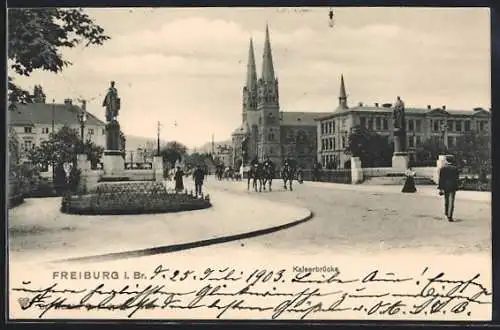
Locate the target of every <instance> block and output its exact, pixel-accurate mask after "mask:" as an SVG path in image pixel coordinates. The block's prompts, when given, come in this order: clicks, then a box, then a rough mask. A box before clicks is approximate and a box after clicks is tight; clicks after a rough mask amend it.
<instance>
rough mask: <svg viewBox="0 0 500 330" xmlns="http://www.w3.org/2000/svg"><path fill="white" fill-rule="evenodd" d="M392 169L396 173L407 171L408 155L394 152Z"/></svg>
mask: <svg viewBox="0 0 500 330" xmlns="http://www.w3.org/2000/svg"><path fill="white" fill-rule="evenodd" d="M392 169H393V170H395V171H402V172H404V171H406V170H407V169H408V153H406V152H394V154H393V155H392Z"/></svg>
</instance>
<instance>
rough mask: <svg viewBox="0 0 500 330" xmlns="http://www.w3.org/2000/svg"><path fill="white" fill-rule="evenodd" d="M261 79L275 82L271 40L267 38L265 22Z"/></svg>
mask: <svg viewBox="0 0 500 330" xmlns="http://www.w3.org/2000/svg"><path fill="white" fill-rule="evenodd" d="M262 57H263V58H262V80H264V82H266V83H273V84H274V83H275V77H274V66H273V56H272V53H271V41H270V38H269V25H268V24H266V40H265V42H264V54H263V56H262Z"/></svg>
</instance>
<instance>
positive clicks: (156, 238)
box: [9, 191, 310, 261]
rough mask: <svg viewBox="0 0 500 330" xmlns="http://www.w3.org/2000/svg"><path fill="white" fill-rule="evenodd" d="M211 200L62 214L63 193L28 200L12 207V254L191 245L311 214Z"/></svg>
mask: <svg viewBox="0 0 500 330" xmlns="http://www.w3.org/2000/svg"><path fill="white" fill-rule="evenodd" d="M211 200H212V204H213V206H212V207H211V208H208V209H205V210H199V211H189V212H179V213H168V214H148V215H122V216H82V215H68V214H63V213H61V212H60V211H59V206H60V198H38V199H27V200H26V202H25V203H24V204H22V205H20V206H18V207H16V208H14V209H11V210H9V235H10V237H9V246H10V253H11V254H10V257H11V259H24V260H29V261H32V260H33V259H43V260H55V259H60V258H64V259H67V258H75V257H83V256H90V255H100V254H108V253H117V252H125V251H131V250H140V249H149V248H156V247H166V246H172V245H179V244H188V243H193V242H200V241H205V240H209V239H221V238H223V237H228V236H234V235H242V234H247V233H252V232H256V231H261V230H266V229H270V228H275V227H279V226H284V225H287V224H290V223H294V222H296V221H301V220H304V219H307V218H308V217H309V216H310V211H309V210H307V209H305V208H300V207H296V206H290V205H286V204H282V203H278V202H271V201H263V200H260V199H255V198H252V197H248V196H238V195H234V194H229V193H225V192H222V191H217V192H216V193H215V192H214V193H213V194H212V196H211ZM242 238H243V237H242ZM206 244H208V243H207V242H205V245H206Z"/></svg>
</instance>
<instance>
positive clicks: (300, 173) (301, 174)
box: [297, 166, 304, 184]
mask: <svg viewBox="0 0 500 330" xmlns="http://www.w3.org/2000/svg"><path fill="white" fill-rule="evenodd" d="M297 182H298V183H300V184H302V183H303V182H304V171H303V170H302V166H299V169H298V170H297Z"/></svg>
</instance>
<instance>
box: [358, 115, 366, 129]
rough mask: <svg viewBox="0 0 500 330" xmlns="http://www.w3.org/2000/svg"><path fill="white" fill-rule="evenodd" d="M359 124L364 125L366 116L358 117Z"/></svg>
mask: <svg viewBox="0 0 500 330" xmlns="http://www.w3.org/2000/svg"><path fill="white" fill-rule="evenodd" d="M359 126H361V127H366V118H365V117H361V118H359Z"/></svg>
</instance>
